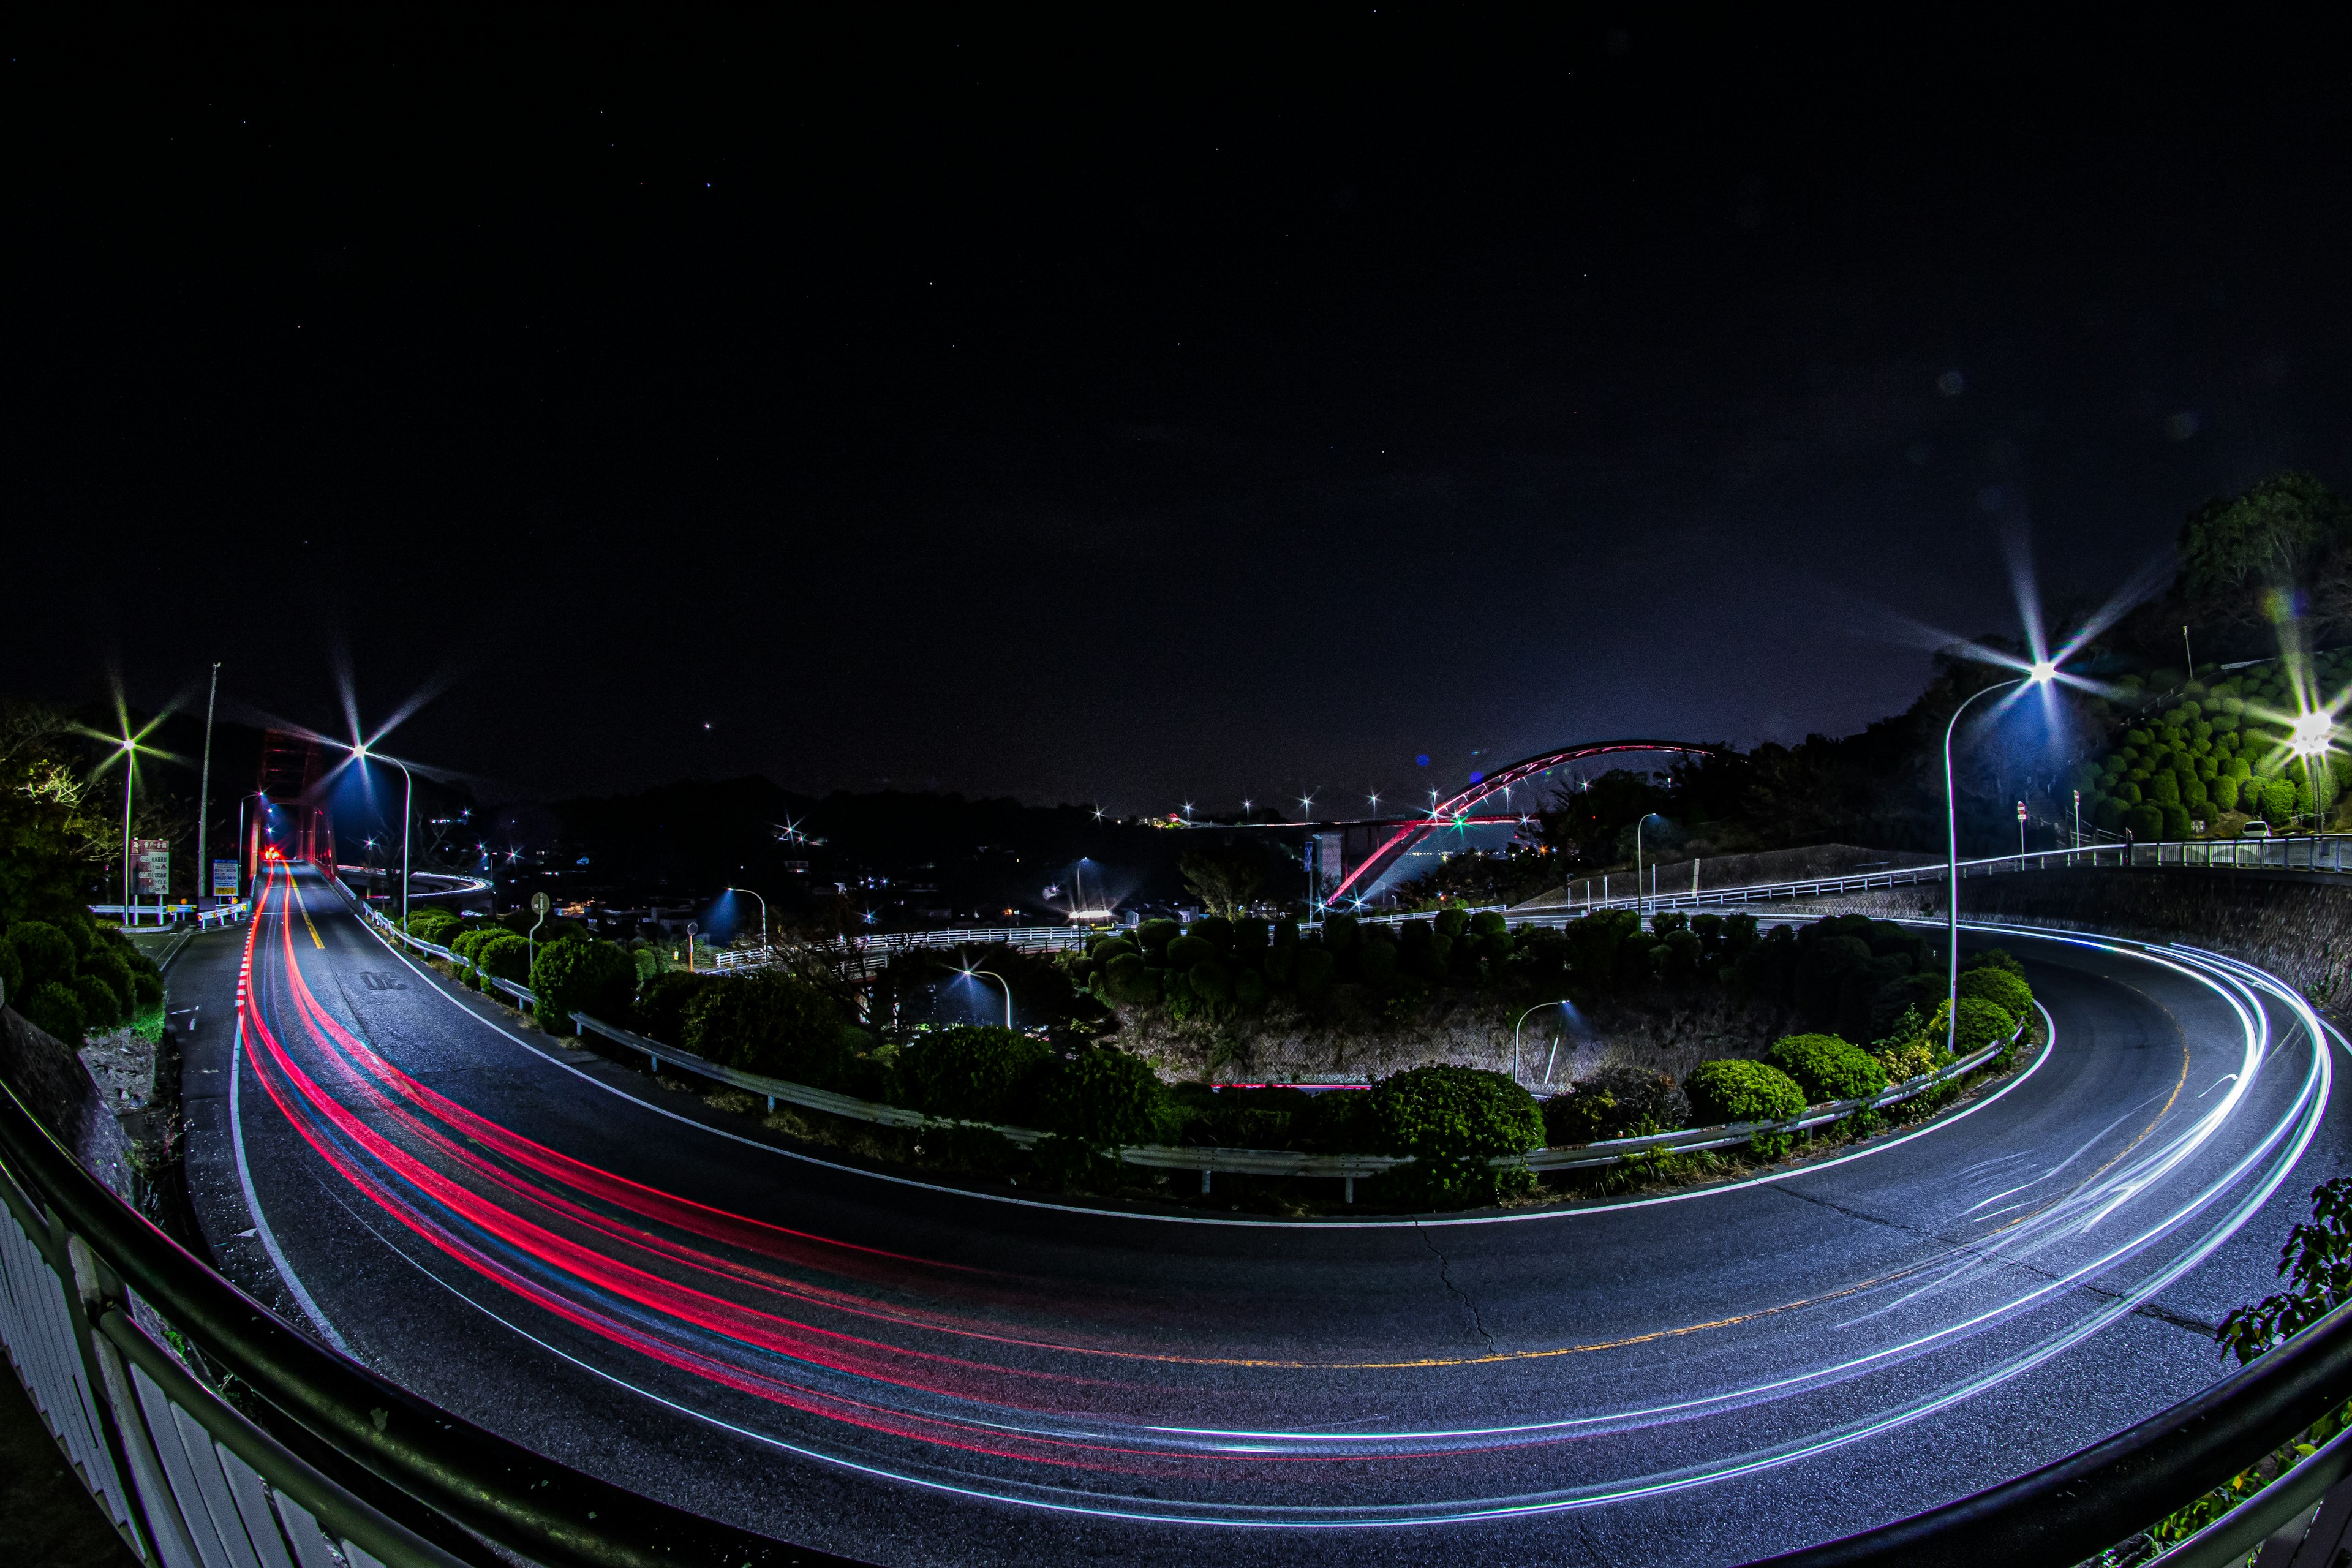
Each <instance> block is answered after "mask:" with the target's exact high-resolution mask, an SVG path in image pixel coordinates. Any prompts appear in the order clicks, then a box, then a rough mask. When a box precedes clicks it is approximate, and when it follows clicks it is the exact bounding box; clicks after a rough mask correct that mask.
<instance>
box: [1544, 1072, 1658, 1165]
mask: <svg viewBox="0 0 2352 1568" xmlns="http://www.w3.org/2000/svg"><path fill="white" fill-rule="evenodd" d="M1689 1120H1690V1098H1689V1097H1688V1096H1687V1095H1685V1093H1684V1092H1683V1091H1682V1090H1681V1089H1678V1088H1676V1087H1675V1080H1674V1079H1671V1078H1669V1077H1667V1076H1666V1075H1665V1074H1664V1073H1662V1072H1657V1071H1654V1070H1653V1069H1651V1068H1637V1067H1610V1068H1601V1070H1600V1071H1598V1072H1596V1073H1594V1074H1592V1075H1591V1077H1589V1078H1583V1079H1578V1080H1577V1082H1576V1085H1575V1087H1574V1088H1573V1089H1571V1090H1570V1092H1569V1093H1567V1094H1559V1095H1554V1096H1553V1097H1552V1098H1551V1099H1549V1100H1545V1101H1544V1104H1543V1121H1544V1142H1546V1143H1548V1144H1549V1145H1551V1146H1553V1147H1555V1148H1557V1147H1559V1146H1560V1145H1562V1144H1568V1143H1597V1142H1601V1141H1602V1140H1604V1139H1610V1138H1639V1137H1643V1136H1644V1135H1645V1134H1648V1133H1652V1132H1671V1131H1674V1130H1675V1128H1677V1127H1681V1126H1683V1125H1684V1124H1685V1123H1686V1122H1687V1121H1689Z"/></svg>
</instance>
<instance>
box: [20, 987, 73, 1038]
mask: <svg viewBox="0 0 2352 1568" xmlns="http://www.w3.org/2000/svg"><path fill="white" fill-rule="evenodd" d="M16 1010H17V1012H19V1013H21V1014H23V1015H24V1016H25V1020H26V1022H27V1023H29V1024H31V1025H32V1026H34V1027H35V1028H37V1029H42V1030H46V1031H47V1033H48V1034H50V1035H51V1036H53V1037H56V1038H57V1039H58V1040H59V1041H60V1042H62V1043H64V1044H65V1045H68V1046H73V1047H79V1045H80V1044H81V1037H82V1031H83V1029H84V1028H85V1027H86V1024H85V1022H84V1020H83V1017H82V1011H81V998H80V997H79V996H77V995H75V994H74V992H73V989H72V987H70V986H68V985H67V984H65V983H64V982H62V981H58V980H44V981H42V982H41V983H40V984H37V985H35V986H33V987H32V989H31V990H30V991H29V992H27V993H26V996H25V1000H24V1002H23V1003H22V1004H21V1005H19V1006H18V1007H17V1009H16Z"/></svg>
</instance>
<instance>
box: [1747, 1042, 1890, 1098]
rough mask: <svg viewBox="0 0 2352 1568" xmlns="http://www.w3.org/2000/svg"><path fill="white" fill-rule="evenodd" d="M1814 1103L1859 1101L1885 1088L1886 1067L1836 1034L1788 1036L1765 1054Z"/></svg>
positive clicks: (1768, 1060) (1775, 1043) (1765, 1057)
mask: <svg viewBox="0 0 2352 1568" xmlns="http://www.w3.org/2000/svg"><path fill="white" fill-rule="evenodd" d="M1764 1059H1765V1061H1766V1062H1768V1063H1769V1064H1770V1065H1771V1066H1773V1067H1776V1068H1780V1070H1781V1071H1782V1072H1784V1073H1786V1074H1788V1076H1789V1078H1790V1080H1791V1081H1793V1082H1794V1083H1795V1084H1796V1086H1797V1087H1798V1088H1799V1089H1802V1090H1804V1092H1805V1098H1806V1100H1808V1101H1809V1102H1811V1103H1813V1104H1820V1103H1821V1102H1822V1101H1823V1100H1860V1099H1862V1098H1863V1097H1864V1096H1865V1095H1873V1094H1876V1093H1878V1092H1879V1090H1881V1089H1885V1087H1886V1069H1885V1068H1884V1067H1883V1066H1881V1065H1880V1064H1879V1063H1878V1062H1877V1061H1876V1060H1874V1059H1873V1058H1872V1057H1871V1055H1870V1053H1869V1052H1868V1051H1865V1050H1864V1049H1863V1048H1862V1047H1860V1046H1857V1045H1855V1044H1853V1042H1852V1041H1850V1040H1845V1039H1842V1038H1840V1037H1838V1036H1836V1035H1785V1036H1783V1037H1780V1039H1778V1040H1775V1041H1773V1042H1772V1047H1771V1048H1770V1049H1769V1050H1768V1051H1766V1052H1765V1053H1764Z"/></svg>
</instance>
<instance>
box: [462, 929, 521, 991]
mask: <svg viewBox="0 0 2352 1568" xmlns="http://www.w3.org/2000/svg"><path fill="white" fill-rule="evenodd" d="M531 957H532V954H531V947H530V942H529V941H527V940H526V939H524V938H522V937H519V936H517V935H515V934H514V933H513V932H512V931H499V932H497V933H496V934H494V935H492V936H491V937H489V939H488V940H487V941H486V942H483V943H482V944H481V945H480V946H479V947H478V948H476V949H475V950H474V962H475V963H477V964H478V965H479V966H480V968H481V970H482V972H483V973H486V974H489V975H493V976H495V977H496V978H498V979H500V980H511V981H513V982H514V983H515V984H518V985H522V984H526V983H527V982H528V980H529V978H530V965H531Z"/></svg>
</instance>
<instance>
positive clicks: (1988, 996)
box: [1960, 967, 2033, 1026]
mask: <svg viewBox="0 0 2352 1568" xmlns="http://www.w3.org/2000/svg"><path fill="white" fill-rule="evenodd" d="M1960 994H1961V995H1962V996H1963V997H1969V996H1979V997H1982V998H1983V999H1984V1000H1985V1001H1988V1002H1990V1003H1992V1004H1993V1005H1995V1006H1997V1007H1999V1008H2000V1010H2001V1011H2002V1012H2004V1013H2006V1014H2008V1015H2009V1019H2010V1023H2011V1025H2012V1026H2014V1025H2018V1024H2022V1023H2024V1022H2025V1020H2026V1018H2027V1017H2028V1016H2030V1015H2031V1014H2032V1011H2033V988H2032V986H2030V985H2028V984H2026V983H2025V982H2024V981H2022V980H2021V979H2019V978H2018V977H2017V976H2016V975H2014V974H2011V973H2010V972H2009V971H2008V970H2006V969H1996V968H1991V967H1987V968H1982V969H1971V970H1969V972H1968V973H1966V974H1963V975H1961V976H1960Z"/></svg>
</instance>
